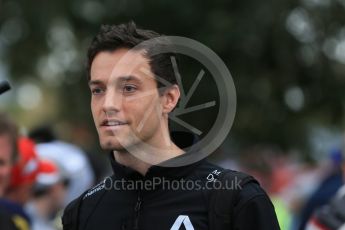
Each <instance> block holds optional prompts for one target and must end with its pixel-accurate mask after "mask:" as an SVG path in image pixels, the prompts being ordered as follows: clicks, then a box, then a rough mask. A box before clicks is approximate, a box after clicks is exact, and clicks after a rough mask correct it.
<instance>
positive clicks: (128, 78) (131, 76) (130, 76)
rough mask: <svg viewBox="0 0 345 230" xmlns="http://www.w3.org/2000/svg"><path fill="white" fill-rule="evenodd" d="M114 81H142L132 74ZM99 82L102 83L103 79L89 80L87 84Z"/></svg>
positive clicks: (97, 83)
mask: <svg viewBox="0 0 345 230" xmlns="http://www.w3.org/2000/svg"><path fill="white" fill-rule="evenodd" d="M116 81H120V82H126V81H137V82H139V83H141V82H142V81H141V80H140V79H139V78H138V77H136V76H134V75H128V76H121V77H119V78H118V79H117V80H116ZM101 84H104V83H103V81H101V80H90V81H89V83H88V85H89V86H92V85H101Z"/></svg>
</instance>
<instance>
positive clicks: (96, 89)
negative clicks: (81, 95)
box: [91, 88, 104, 95]
mask: <svg viewBox="0 0 345 230" xmlns="http://www.w3.org/2000/svg"><path fill="white" fill-rule="evenodd" d="M103 92H104V89H102V88H93V89H91V93H92V94H93V95H98V94H101V93H103Z"/></svg>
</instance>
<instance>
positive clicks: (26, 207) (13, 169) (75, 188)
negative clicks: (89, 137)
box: [0, 114, 96, 230]
mask: <svg viewBox="0 0 345 230" xmlns="http://www.w3.org/2000/svg"><path fill="white" fill-rule="evenodd" d="M95 179H96V178H95V173H94V169H93V168H92V165H91V164H90V161H89V158H88V157H87V155H86V154H85V152H84V151H83V150H82V149H81V148H79V147H78V146H76V145H73V144H70V143H67V142H64V141H61V140H58V139H56V137H55V136H54V132H53V130H51V128H50V127H47V126H44V127H39V128H37V129H34V130H32V131H31V132H29V135H28V137H26V136H25V137H24V136H22V135H19V134H18V128H17V126H16V124H15V123H14V122H13V121H12V120H11V119H10V118H9V117H7V116H6V115H5V114H0V229H1V230H7V229H8V230H10V229H17V230H29V229H32V230H54V229H62V225H61V215H62V210H63V208H64V207H65V206H66V205H67V204H68V203H69V202H70V201H72V200H73V199H75V198H77V197H78V196H79V195H80V194H81V193H82V192H84V191H85V190H87V189H88V188H90V187H91V186H93V185H94V183H95Z"/></svg>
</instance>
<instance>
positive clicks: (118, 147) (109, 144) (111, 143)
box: [100, 140, 124, 151]
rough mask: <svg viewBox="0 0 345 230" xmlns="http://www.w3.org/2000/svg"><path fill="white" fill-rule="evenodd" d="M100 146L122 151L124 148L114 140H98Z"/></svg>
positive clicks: (105, 148)
mask: <svg viewBox="0 0 345 230" xmlns="http://www.w3.org/2000/svg"><path fill="white" fill-rule="evenodd" d="M100 143H101V147H102V149H104V150H115V151H122V150H124V147H123V146H122V145H121V144H120V143H118V142H117V141H114V140H103V141H100Z"/></svg>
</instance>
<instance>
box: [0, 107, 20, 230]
mask: <svg viewBox="0 0 345 230" xmlns="http://www.w3.org/2000/svg"><path fill="white" fill-rule="evenodd" d="M17 137H18V131H17V126H16V125H15V123H14V122H13V121H12V120H10V119H9V118H8V116H7V115H5V114H4V113H0V229H3V230H14V229H18V226H17V225H16V224H17V223H16V222H15V219H13V215H11V214H10V213H9V211H8V210H7V208H6V207H4V206H3V205H2V202H3V201H5V200H4V199H3V196H4V193H5V191H6V189H7V186H8V185H9V183H10V177H11V169H12V166H13V164H14V162H15V160H16V158H17Z"/></svg>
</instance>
